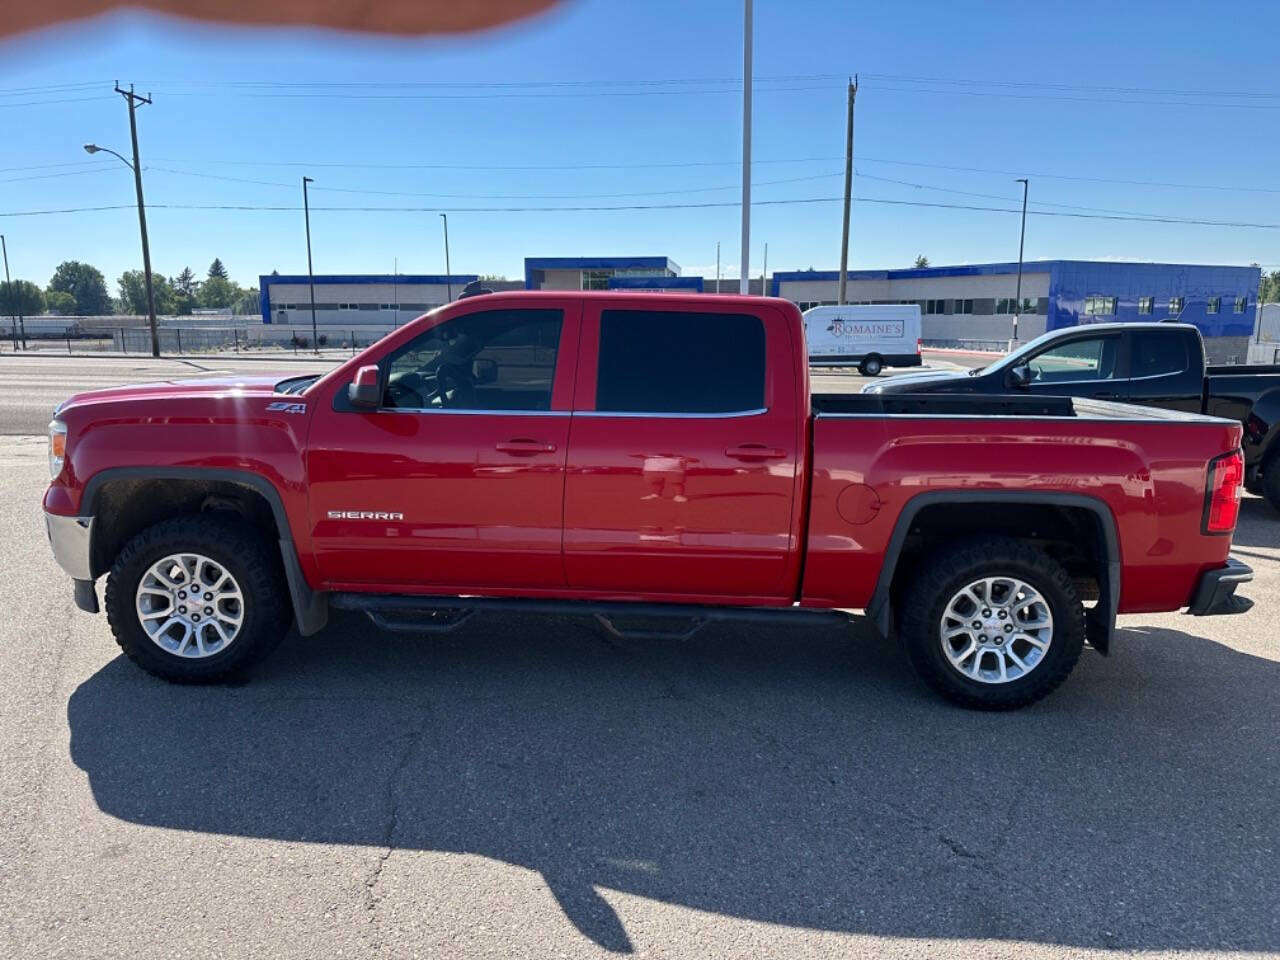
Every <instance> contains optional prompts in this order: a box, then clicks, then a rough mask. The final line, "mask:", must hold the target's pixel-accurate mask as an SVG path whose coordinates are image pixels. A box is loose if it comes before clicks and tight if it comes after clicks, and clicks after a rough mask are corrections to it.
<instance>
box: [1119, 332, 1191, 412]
mask: <svg viewBox="0 0 1280 960" xmlns="http://www.w3.org/2000/svg"><path fill="white" fill-rule="evenodd" d="M1128 337H1129V382H1128V388H1129V389H1128V393H1127V394H1126V396H1125V400H1126V401H1127V402H1129V403H1140V404H1144V405H1146V406H1152V407H1160V408H1161V409H1164V410H1183V411H1185V412H1187V413H1200V411H1201V406H1202V403H1203V400H1202V394H1203V392H1204V347H1203V346H1201V344H1200V342H1199V341H1200V338H1199V337H1198V336H1196V335H1195V333H1194V332H1192V331H1188V330H1180V329H1177V328H1176V327H1168V328H1166V329H1162V330H1161V329H1157V330H1132V331H1130V332H1129V334H1128Z"/></svg>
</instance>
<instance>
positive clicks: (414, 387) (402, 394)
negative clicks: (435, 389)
mask: <svg viewBox="0 0 1280 960" xmlns="http://www.w3.org/2000/svg"><path fill="white" fill-rule="evenodd" d="M423 385H424V384H423V381H422V377H420V376H418V375H417V374H416V373H410V374H406V375H405V376H403V377H399V378H398V379H396V380H392V381H391V382H390V383H388V384H387V399H388V400H389V401H390V403H389V404H388V406H391V407H396V408H399V409H402V410H404V409H409V410H413V409H422V408H423V407H426V406H427V405H428V403H429V401H430V399H431V398H430V396H423V391H422V387H423Z"/></svg>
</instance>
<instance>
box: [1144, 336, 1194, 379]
mask: <svg viewBox="0 0 1280 960" xmlns="http://www.w3.org/2000/svg"><path fill="white" fill-rule="evenodd" d="M1190 366H1191V354H1190V351H1189V350H1188V347H1187V338H1186V337H1184V336H1180V335H1176V334H1175V335H1174V336H1169V335H1168V334H1166V335H1164V336H1161V335H1160V334H1158V333H1135V334H1134V335H1133V347H1132V355H1131V356H1130V357H1129V376H1131V377H1159V376H1168V375H1171V374H1175V373H1182V372H1183V371H1184V370H1187V369H1188V368H1189V367H1190Z"/></svg>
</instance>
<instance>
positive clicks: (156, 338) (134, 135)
mask: <svg viewBox="0 0 1280 960" xmlns="http://www.w3.org/2000/svg"><path fill="white" fill-rule="evenodd" d="M116 93H118V94H120V96H122V97H124V98H125V100H126V101H127V102H128V104H129V138H130V140H132V141H133V186H134V189H135V190H136V191H137V194H138V228H139V229H140V230H141V231H142V271H143V277H144V279H145V281H146V285H147V323H148V325H149V326H150V327H151V355H152V356H153V357H158V356H160V333H159V331H158V330H157V329H156V295H155V291H154V290H153V289H152V287H151V245H150V244H149V243H148V242H147V207H146V204H145V203H144V202H143V200H142V162H141V161H140V160H139V159H138V120H137V116H136V113H137V109H138V104H140V103H143V104H149V103H151V98H150V97H144V96H143V95H142V94H140V93H134V92H133V84H129V89H128V90H122V89H121V88H120V84H119V83H117V84H116Z"/></svg>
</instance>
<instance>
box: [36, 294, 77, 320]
mask: <svg viewBox="0 0 1280 960" xmlns="http://www.w3.org/2000/svg"><path fill="white" fill-rule="evenodd" d="M44 302H45V309H47V310H48V311H49V312H50V313H52V314H53V315H54V316H58V317H74V316H75V315H76V298H75V297H73V296H72V295H71V294H69V293H64V292H62V291H61V290H50V291H48V292H47V293H45V295H44Z"/></svg>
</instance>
